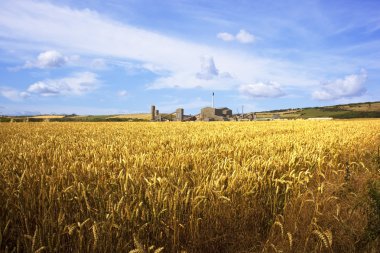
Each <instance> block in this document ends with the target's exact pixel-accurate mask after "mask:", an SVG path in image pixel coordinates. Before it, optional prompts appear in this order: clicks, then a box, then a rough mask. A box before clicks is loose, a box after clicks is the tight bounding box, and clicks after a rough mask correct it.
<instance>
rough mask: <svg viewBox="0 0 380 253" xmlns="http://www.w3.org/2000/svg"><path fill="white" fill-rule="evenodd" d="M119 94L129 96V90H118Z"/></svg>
mask: <svg viewBox="0 0 380 253" xmlns="http://www.w3.org/2000/svg"><path fill="white" fill-rule="evenodd" d="M117 95H118V96H119V97H126V96H128V92H127V91H126V90H120V91H118V92H117Z"/></svg>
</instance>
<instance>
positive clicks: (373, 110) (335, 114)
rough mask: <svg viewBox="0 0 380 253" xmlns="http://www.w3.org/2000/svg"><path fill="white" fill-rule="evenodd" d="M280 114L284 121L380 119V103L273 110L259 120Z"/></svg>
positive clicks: (258, 114) (261, 115)
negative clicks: (318, 118)
mask: <svg viewBox="0 0 380 253" xmlns="http://www.w3.org/2000/svg"><path fill="white" fill-rule="evenodd" d="M275 114H278V115H280V117H281V118H284V119H294V118H315V117H332V118H337V119H352V118H380V102H366V103H355V104H346V105H334V106H325V107H310V108H300V109H285V110H273V111H267V112H258V113H257V117H258V118H271V117H273V115H275Z"/></svg>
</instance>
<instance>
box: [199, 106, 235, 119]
mask: <svg viewBox="0 0 380 253" xmlns="http://www.w3.org/2000/svg"><path fill="white" fill-rule="evenodd" d="M231 117H232V110H231V109H229V108H227V107H221V108H213V107H205V108H202V109H201V114H200V120H204V121H212V120H230V118H231Z"/></svg>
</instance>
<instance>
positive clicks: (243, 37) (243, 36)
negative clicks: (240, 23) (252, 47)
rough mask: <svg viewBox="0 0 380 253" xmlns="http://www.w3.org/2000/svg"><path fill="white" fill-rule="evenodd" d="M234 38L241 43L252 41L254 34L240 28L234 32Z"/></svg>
mask: <svg viewBox="0 0 380 253" xmlns="http://www.w3.org/2000/svg"><path fill="white" fill-rule="evenodd" d="M236 40H237V41H239V42H241V43H252V42H254V41H255V36H253V35H252V34H251V33H249V32H247V31H246V30H243V29H242V30H240V31H239V33H238V34H236Z"/></svg>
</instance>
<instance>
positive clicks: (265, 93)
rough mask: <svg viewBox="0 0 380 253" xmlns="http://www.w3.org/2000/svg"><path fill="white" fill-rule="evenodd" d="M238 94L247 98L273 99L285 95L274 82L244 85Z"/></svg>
mask: <svg viewBox="0 0 380 253" xmlns="http://www.w3.org/2000/svg"><path fill="white" fill-rule="evenodd" d="M239 92H240V93H241V94H242V95H244V96H247V97H252V98H253V97H264V98H275V97H281V96H284V95H285V92H284V91H283V90H282V89H281V87H280V85H279V84H277V83H274V82H268V83H263V82H258V83H254V84H244V85H241V86H240V87H239Z"/></svg>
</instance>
